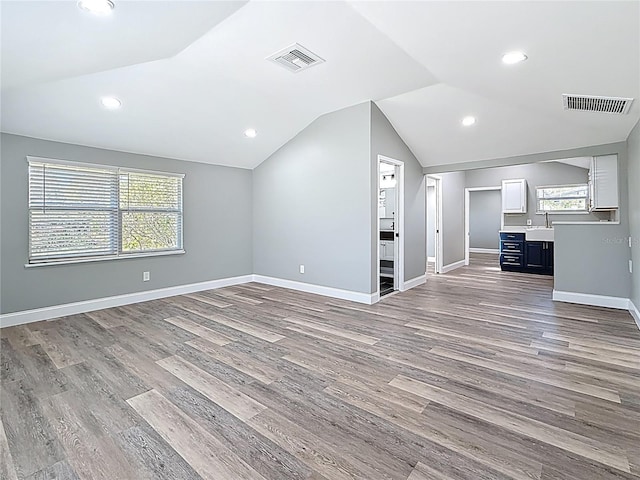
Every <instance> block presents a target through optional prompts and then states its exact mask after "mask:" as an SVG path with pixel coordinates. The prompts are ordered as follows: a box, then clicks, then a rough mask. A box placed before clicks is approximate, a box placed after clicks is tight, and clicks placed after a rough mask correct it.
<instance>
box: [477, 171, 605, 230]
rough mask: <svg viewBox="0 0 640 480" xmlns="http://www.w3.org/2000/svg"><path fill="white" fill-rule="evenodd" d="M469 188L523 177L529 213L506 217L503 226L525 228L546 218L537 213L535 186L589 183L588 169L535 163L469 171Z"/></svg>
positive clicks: (590, 217)
mask: <svg viewBox="0 0 640 480" xmlns="http://www.w3.org/2000/svg"><path fill="white" fill-rule="evenodd" d="M465 173H466V175H467V177H466V178H467V184H466V185H467V187H468V188H471V187H493V186H498V187H499V186H501V185H502V180H510V179H516V178H524V179H525V180H526V181H527V213H525V214H514V213H511V214H507V215H505V216H504V224H505V225H507V226H513V225H526V224H527V220H531V223H532V225H544V222H545V218H544V215H542V214H536V187H545V186H551V185H572V184H579V183H585V184H586V183H587V182H588V181H589V170H588V169H585V168H580V167H575V166H572V165H566V164H564V163H559V162H542V163H532V164H530V165H513V166H510V167H497V168H483V169H479V170H467V171H466V172H465ZM549 217H550V220H551V221H552V222H553V221H563V222H571V221H576V222H583V221H599V220H600V219H604V218H607V217H608V215H607V214H603V213H590V214H585V213H580V214H556V215H550V216H549Z"/></svg>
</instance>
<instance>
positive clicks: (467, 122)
mask: <svg viewBox="0 0 640 480" xmlns="http://www.w3.org/2000/svg"><path fill="white" fill-rule="evenodd" d="M474 123H476V117H472V116H471V115H469V116H468V117H464V118H463V119H462V125H464V126H465V127H470V126H471V125H473V124H474Z"/></svg>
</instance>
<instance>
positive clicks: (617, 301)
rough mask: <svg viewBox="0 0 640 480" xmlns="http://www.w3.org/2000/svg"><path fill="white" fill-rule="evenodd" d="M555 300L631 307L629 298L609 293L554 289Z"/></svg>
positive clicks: (596, 305)
mask: <svg viewBox="0 0 640 480" xmlns="http://www.w3.org/2000/svg"><path fill="white" fill-rule="evenodd" d="M552 298H553V300H554V301H555V302H566V303H578V304H580V305H591V306H594V307H607V308H617V309H620V310H628V309H629V303H630V302H629V299H628V298H623V297H609V296H607V295H594V294H591V293H578V292H563V291H560V290H554V291H553V297H552Z"/></svg>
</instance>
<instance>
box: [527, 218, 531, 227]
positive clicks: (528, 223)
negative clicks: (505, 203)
mask: <svg viewBox="0 0 640 480" xmlns="http://www.w3.org/2000/svg"><path fill="white" fill-rule="evenodd" d="M527 225H529V226H531V219H530V218H527Z"/></svg>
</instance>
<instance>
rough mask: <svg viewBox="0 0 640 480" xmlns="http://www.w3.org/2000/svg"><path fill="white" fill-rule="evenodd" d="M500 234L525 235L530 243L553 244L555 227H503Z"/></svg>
mask: <svg viewBox="0 0 640 480" xmlns="http://www.w3.org/2000/svg"><path fill="white" fill-rule="evenodd" d="M500 233H524V238H525V240H527V241H528V242H553V239H554V235H553V233H554V232H553V227H550V228H547V227H542V226H538V225H534V226H524V225H514V226H510V227H507V226H505V227H502V229H501V230H500Z"/></svg>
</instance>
